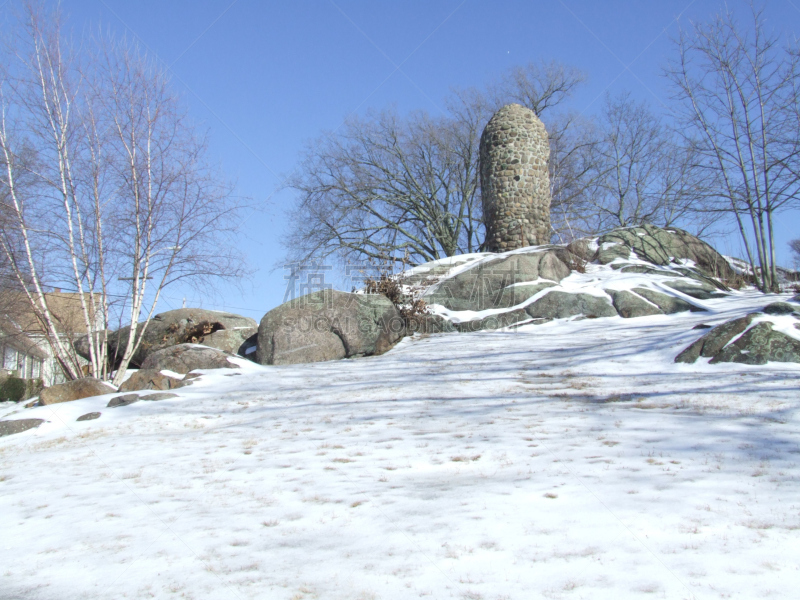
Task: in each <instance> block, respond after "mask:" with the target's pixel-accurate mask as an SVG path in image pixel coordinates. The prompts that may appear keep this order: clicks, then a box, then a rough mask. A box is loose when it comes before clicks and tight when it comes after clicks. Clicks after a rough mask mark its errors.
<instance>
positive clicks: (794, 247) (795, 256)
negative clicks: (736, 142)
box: [789, 238, 800, 270]
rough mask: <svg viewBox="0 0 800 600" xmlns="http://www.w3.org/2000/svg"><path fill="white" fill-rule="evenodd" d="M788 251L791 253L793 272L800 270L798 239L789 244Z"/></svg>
mask: <svg viewBox="0 0 800 600" xmlns="http://www.w3.org/2000/svg"><path fill="white" fill-rule="evenodd" d="M789 250H790V251H791V253H792V261H793V262H794V268H795V270H800V238H798V239H796V240H792V241H791V242H789Z"/></svg>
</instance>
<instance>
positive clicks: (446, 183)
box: [285, 63, 583, 263]
mask: <svg viewBox="0 0 800 600" xmlns="http://www.w3.org/2000/svg"><path fill="white" fill-rule="evenodd" d="M582 81H583V75H582V74H581V73H580V72H578V71H577V70H574V69H571V68H568V67H565V66H563V65H559V64H558V63H539V64H531V65H528V66H527V67H521V68H518V69H514V70H512V71H510V72H508V73H507V74H506V75H505V76H504V77H503V78H501V79H500V80H499V81H498V82H497V83H495V84H493V85H491V86H489V89H488V90H484V91H481V90H476V89H466V90H456V91H454V93H453V94H452V95H451V96H450V97H449V98H448V99H447V101H446V103H445V105H446V108H447V113H446V114H445V115H444V116H442V117H432V116H430V115H429V114H427V113H425V112H422V111H420V112H415V113H412V114H410V115H409V116H408V117H405V118H403V117H400V116H399V115H398V114H397V113H396V111H393V110H387V111H383V112H379V113H369V114H367V115H366V116H365V117H363V118H352V119H350V120H348V121H347V122H346V123H345V125H343V126H342V128H341V129H340V130H339V131H337V132H334V133H328V134H326V135H323V136H322V137H321V138H319V139H318V140H315V141H314V142H312V143H311V144H309V146H308V149H307V151H306V153H305V155H304V156H303V158H302V160H301V162H300V164H299V166H298V168H297V169H296V173H297V174H296V175H295V176H294V177H292V178H290V180H289V182H288V187H290V188H293V189H294V190H296V191H297V192H298V200H297V204H296V206H295V208H294V210H293V211H292V214H291V219H290V220H291V222H292V224H293V226H292V230H291V232H290V234H289V236H288V237H287V239H286V240H285V246H286V247H287V249H288V250H289V253H290V258H291V259H293V260H307V259H309V258H311V257H315V258H323V257H328V256H331V255H336V256H338V257H340V258H345V257H346V258H351V259H352V258H356V257H358V258H370V259H377V260H379V261H386V262H399V261H410V262H412V263H418V262H425V261H429V260H435V259H438V258H442V257H445V256H452V255H453V254H457V253H464V252H475V251H477V250H479V249H480V247H481V245H482V243H483V237H484V231H483V223H482V213H481V200H480V187H479V178H478V146H479V143H480V135H481V132H482V131H483V128H484V126H485V125H486V122H487V121H488V119H489V118H490V117H491V115H492V114H493V113H494V112H495V110H497V109H498V108H500V106H502V105H504V104H507V103H509V102H519V103H522V104H524V105H525V106H528V107H529V108H531V109H533V110H534V111H536V112H538V113H542V112H551V111H552V110H553V108H554V107H556V106H558V105H560V104H561V103H562V102H563V101H564V100H565V99H566V98H567V97H568V96H569V95H570V93H571V92H572V91H573V89H574V88H575V87H576V86H577V85H579V84H580V83H581V82H582ZM576 122H577V120H574V121H570V120H568V119H564V120H562V121H559V123H561V125H562V126H564V129H565V130H566V129H569V130H570V133H571V131H572V129H570V127H573V126H574V123H576ZM560 131H561V130H559V132H560ZM551 137H552V138H553V140H560V139H562V136H560V135H556V136H552V135H551ZM563 139H564V140H566V139H567V138H566V137H563ZM554 143H555V142H554ZM559 148H560V147H559ZM571 151H572V150H571V149H568V150H560V151H559V153H557V156H558V157H560V158H561V162H559V163H558V165H559V166H558V169H560V172H562V173H564V174H566V173H567V172H568V168H567V167H566V165H565V164H564V162H565V161H566V160H568V159H569V158H570V157H571V154H570V152H571ZM573 171H574V170H573ZM557 181H558V182H564V181H565V176H561V177H559V178H558V179H557ZM560 184H561V183H560ZM573 187H575V186H573Z"/></svg>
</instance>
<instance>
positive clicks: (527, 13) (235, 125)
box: [11, 0, 800, 320]
mask: <svg viewBox="0 0 800 600" xmlns="http://www.w3.org/2000/svg"><path fill="white" fill-rule="evenodd" d="M11 4H13V0H12V2H11ZM723 6H724V5H723V3H722V2H719V1H716V0H714V1H706V0H696V1H694V2H692V1H690V0H682V1H669V0H660V1H646V2H645V1H641V2H619V1H604V2H596V1H595V2H591V1H578V0H553V1H548V2H494V1H493V2H479V1H475V0H465V1H462V0H453V1H451V0H436V1H427V2H423V1H414V2H375V1H373V2H365V1H347V0H335V2H334V1H326V0H315V1H309V0H299V1H291V2H288V1H287V2H255V1H253V0H237V1H233V0H203V1H194V2H170V1H165V0H162V1H153V0H144V1H142V0H139V1H137V2H130V0H127V1H126V0H80V1H78V0H64V1H63V2H62V8H63V10H64V12H65V14H66V16H67V17H68V19H69V22H70V24H71V25H72V26H73V27H74V28H75V29H76V30H77V31H80V30H82V29H84V28H88V27H94V26H97V25H98V24H102V25H104V26H106V27H108V28H110V29H111V30H112V31H113V32H115V33H117V34H120V35H128V36H133V37H135V38H136V39H138V41H140V42H141V43H142V44H143V45H144V46H145V47H146V48H147V49H148V50H149V51H150V52H151V53H153V54H155V55H157V57H158V58H159V59H160V60H161V61H163V63H164V64H165V65H166V66H168V68H169V70H170V71H171V73H172V75H173V77H174V83H175V86H176V87H177V89H178V90H180V91H181V93H183V95H184V97H185V101H186V103H187V104H188V106H189V108H190V112H191V114H192V115H193V116H194V117H195V118H196V119H197V120H198V121H199V122H201V123H202V124H204V125H205V126H206V127H207V128H208V129H209V132H210V136H211V152H212V156H213V157H214V158H215V159H216V160H218V161H219V162H220V163H221V164H222V166H223V168H224V169H225V171H226V172H227V173H228V174H229V175H230V176H231V177H232V178H233V179H235V180H236V181H237V193H239V194H242V195H245V196H249V197H251V198H252V199H253V201H254V203H255V205H256V208H255V209H254V210H251V211H248V212H247V213H246V214H245V215H243V217H244V218H243V227H242V233H241V236H240V243H241V246H242V249H243V250H244V252H245V253H246V255H247V257H248V260H249V262H250V265H251V267H252V268H253V269H254V271H255V273H254V276H253V279H252V281H250V282H246V283H245V284H244V289H243V290H234V289H228V288H227V287H222V288H220V289H219V290H217V294H215V296H214V297H203V296H200V295H197V294H196V293H194V292H192V291H184V290H178V289H173V290H170V291H169V292H168V293H167V297H166V299H165V301H164V303H163V304H162V305H160V306H159V309H161V310H167V309H169V308H178V307H179V306H180V305H181V299H182V296H183V295H184V294H185V295H187V296H188V301H187V303H188V305H190V306H199V305H202V306H205V307H206V308H216V309H223V310H231V311H234V312H238V313H240V314H244V315H247V316H251V317H253V318H255V319H257V320H258V319H260V318H261V316H263V314H264V313H265V312H266V311H267V310H269V309H270V308H272V307H274V306H276V305H277V304H279V303H280V302H281V301H282V299H283V296H284V288H285V283H286V282H285V281H284V271H283V270H281V269H278V270H273V268H274V266H275V264H276V263H278V262H279V261H280V258H281V254H282V249H281V247H280V244H279V240H280V237H281V235H282V232H283V231H284V230H285V228H286V219H285V213H284V210H285V209H286V207H287V206H289V205H290V203H291V202H292V197H293V195H292V192H291V191H288V190H287V191H283V192H280V193H276V189H278V188H279V187H280V184H281V182H282V180H283V178H284V177H285V176H286V175H288V174H289V173H291V171H292V169H293V168H294V167H295V164H296V161H297V158H298V153H299V152H300V151H301V150H302V148H303V146H304V144H305V142H306V141H308V140H309V139H311V138H314V137H316V136H318V135H320V133H322V132H323V131H324V130H328V131H331V130H336V129H337V128H338V127H339V126H340V125H341V124H342V122H343V120H344V119H345V118H346V117H347V116H348V115H350V114H352V113H354V112H356V113H361V112H363V111H365V110H367V109H369V108H377V109H380V108H383V107H386V106H388V105H390V104H394V105H396V106H397V107H398V108H399V109H400V110H401V111H406V110H414V109H420V108H421V109H425V110H428V111H430V112H432V113H437V112H439V111H441V110H442V108H441V106H442V100H443V98H444V97H445V96H446V95H447V93H448V91H449V90H450V89H451V88H452V87H454V86H455V87H469V86H482V85H484V84H485V83H487V82H488V81H489V80H491V79H492V78H494V77H496V76H497V75H499V74H500V73H502V72H503V71H504V70H505V69H507V68H508V67H511V66H514V65H520V64H525V63H527V62H529V61H532V60H539V59H555V60H558V61H562V62H564V63H567V64H571V65H575V66H577V67H579V68H580V69H582V70H584V71H586V73H587V74H588V76H589V80H588V82H587V84H586V85H584V86H583V88H582V89H581V90H580V91H579V93H578V94H577V95H576V97H575V99H574V102H573V103H572V106H573V107H574V108H576V109H577V110H579V111H584V112H585V113H586V114H591V113H593V112H594V111H596V110H597V109H598V108H599V107H600V105H601V103H602V100H603V95H604V94H605V93H607V92H609V93H612V94H615V93H619V92H621V91H624V90H628V91H630V92H631V93H632V94H633V95H634V96H635V97H636V98H639V99H645V100H647V101H649V102H651V103H652V104H653V108H657V107H658V105H659V103H661V102H665V103H666V101H667V88H666V85H665V81H664V80H663V79H662V78H661V76H660V72H661V67H662V66H663V64H664V62H665V61H666V59H667V58H668V57H669V56H670V55H671V54H672V50H673V48H672V45H671V42H670V39H671V38H672V37H673V36H674V35H675V34H676V33H677V31H678V23H679V22H680V23H681V24H682V25H683V26H684V27H686V26H688V25H689V21H690V20H703V21H704V20H707V19H709V18H711V16H713V15H714V14H715V13H716V12H717V11H719V10H720V9H722V8H723ZM728 6H729V7H730V8H731V9H732V10H733V11H734V12H737V13H740V14H742V15H743V16H744V14H745V11H746V9H747V5H746V4H745V3H744V2H740V1H732V2H729V3H728ZM766 6H767V16H768V18H769V19H770V21H769V25H770V27H772V28H774V29H775V30H776V31H777V32H780V33H783V34H786V35H788V36H791V37H792V38H794V37H795V36H796V34H797V33H798V32H800V10H799V9H798V7H800V0H792V1H789V0H773V1H770V2H767V3H766ZM780 222H781V229H780V231H779V238H778V246H779V248H778V251H779V259H781V262H784V263H785V262H788V252H787V250H786V241H787V240H788V239H790V237H798V231H799V230H800V227H798V224H800V219H799V218H798V215H797V214H796V213H795V214H788V215H786V217H785V218H783V219H780ZM720 250H721V251H723V252H729V253H735V252H737V251H738V241H737V240H732V241H730V242H723V243H722V244H721V245H720Z"/></svg>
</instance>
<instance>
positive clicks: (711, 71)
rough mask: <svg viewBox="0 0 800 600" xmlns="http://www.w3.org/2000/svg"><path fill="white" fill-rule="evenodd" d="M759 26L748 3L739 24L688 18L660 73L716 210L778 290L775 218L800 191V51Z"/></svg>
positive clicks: (759, 15)
mask: <svg viewBox="0 0 800 600" xmlns="http://www.w3.org/2000/svg"><path fill="white" fill-rule="evenodd" d="M764 24H765V19H764V15H763V10H762V9H759V8H757V7H755V6H751V20H750V22H749V23H748V25H747V26H740V25H739V24H738V23H737V22H736V20H735V19H734V17H733V15H732V14H731V13H730V12H725V13H722V14H720V15H718V16H717V17H716V18H715V20H714V21H713V22H712V23H710V24H708V25H704V24H696V25H694V26H693V27H692V29H691V30H690V31H689V32H685V31H684V32H682V33H681V35H680V38H679V39H678V40H677V42H676V45H677V54H678V56H677V58H676V59H675V60H674V61H673V62H672V63H670V64H669V66H668V67H667V69H666V75H667V77H668V78H669V79H670V81H671V82H672V84H673V89H674V97H675V99H676V100H677V101H678V107H679V112H678V117H679V119H680V123H681V126H682V127H681V129H680V130H681V131H682V132H683V134H684V136H685V139H686V141H687V143H689V144H691V145H692V146H693V147H694V148H695V149H696V150H697V152H698V154H699V155H700V157H701V159H702V160H700V161H699V164H700V165H701V166H702V167H703V168H704V169H705V172H706V180H707V181H709V182H713V183H714V184H715V188H716V189H715V197H716V199H717V201H718V202H717V210H718V211H720V212H724V213H725V214H728V215H731V216H732V217H733V218H734V219H735V221H736V224H737V228H738V230H739V233H740V235H741V238H742V242H743V244H744V247H745V250H746V252H747V257H748V260H749V261H750V264H751V267H752V271H753V275H754V276H755V278H756V282H757V285H758V286H759V288H760V289H761V290H762V291H768V290H777V289H778V278H777V272H776V266H777V265H776V262H775V238H774V228H773V218H774V215H775V214H776V213H777V212H778V211H780V210H781V209H783V208H786V207H788V206H789V205H791V204H792V203H796V202H797V200H798V198H799V197H800V186H798V181H800V179H798V175H800V168H798V165H799V163H798V158H799V157H800V135H798V129H799V126H800V86H798V65H800V62H798V61H799V58H800V56H799V55H798V50H797V48H787V47H784V46H781V44H780V41H779V39H778V38H777V37H776V36H773V35H770V34H768V33H767V32H766V31H765V27H764ZM751 239H752V241H751Z"/></svg>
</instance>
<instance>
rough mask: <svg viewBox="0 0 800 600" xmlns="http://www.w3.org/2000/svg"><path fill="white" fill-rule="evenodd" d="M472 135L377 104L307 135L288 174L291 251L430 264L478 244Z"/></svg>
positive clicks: (445, 121) (456, 126) (454, 123)
mask: <svg viewBox="0 0 800 600" xmlns="http://www.w3.org/2000/svg"><path fill="white" fill-rule="evenodd" d="M474 135H475V132H474V131H472V132H470V131H468V130H466V129H465V128H464V127H462V124H461V123H459V122H457V121H454V120H450V119H435V118H433V117H430V116H429V115H427V114H424V113H418V114H413V115H411V116H410V117H409V118H408V119H402V118H400V117H399V116H398V115H397V114H396V113H395V112H394V111H385V112H382V113H378V114H370V115H368V116H367V117H366V118H364V119H358V118H353V119H351V120H349V121H348V122H347V123H345V124H344V126H343V127H342V131H341V132H339V133H337V134H335V135H328V136H324V137H322V138H321V139H319V140H316V141H315V142H313V143H312V144H311V145H310V146H309V149H308V151H307V153H306V155H305V157H304V159H303V161H302V162H301V164H300V166H299V169H298V171H299V173H300V174H299V175H297V176H296V177H294V178H292V179H291V180H290V181H289V185H290V186H291V187H293V188H294V189H296V190H297V191H298V192H300V198H299V203H298V206H297V208H296V210H295V212H294V214H293V216H292V222H293V223H294V231H293V233H292V235H291V237H290V238H289V240H288V242H287V246H288V247H289V248H292V249H295V251H296V252H297V253H298V255H297V256H295V257H294V258H297V259H305V258H308V257H309V256H317V257H324V256H330V255H331V254H334V253H341V254H343V255H345V256H350V257H353V256H360V257H362V258H373V259H378V260H389V261H391V260H401V259H402V258H403V257H405V256H409V257H411V259H412V260H421V261H428V260H434V259H437V258H441V257H443V256H450V255H452V254H455V253H457V252H463V251H467V252H469V251H473V250H474V249H476V248H477V247H478V245H479V243H480V242H479V241H478V238H477V235H478V232H477V224H478V222H479V221H478V220H477V219H476V217H478V215H476V213H475V206H476V202H475V197H476V194H477V185H476V181H477V179H476V178H477V174H476V170H475V169H476V164H477V159H476V157H475V156H474V153H475V152H476V151H477V146H476V144H475V140H474V139H473V136H474ZM478 135H479V134H478Z"/></svg>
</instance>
